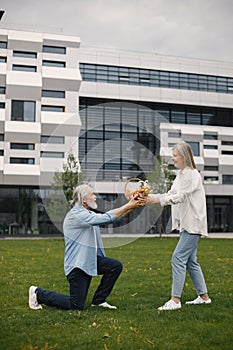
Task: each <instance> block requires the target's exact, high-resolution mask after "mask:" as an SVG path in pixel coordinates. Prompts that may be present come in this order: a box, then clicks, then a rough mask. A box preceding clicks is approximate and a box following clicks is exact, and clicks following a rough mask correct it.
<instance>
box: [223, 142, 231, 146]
mask: <svg viewBox="0 0 233 350" xmlns="http://www.w3.org/2000/svg"><path fill="white" fill-rule="evenodd" d="M222 145H223V146H233V141H222Z"/></svg>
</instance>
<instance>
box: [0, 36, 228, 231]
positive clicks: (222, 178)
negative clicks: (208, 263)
mask: <svg viewBox="0 0 233 350" xmlns="http://www.w3.org/2000/svg"><path fill="white" fill-rule="evenodd" d="M0 47H1V48H0V56H1V57H0V92H1V94H0V138H1V141H0V152H1V153H0V179H1V180H0V181H1V187H0V193H1V194H0V225H2V232H3V230H7V232H9V233H11V230H14V231H15V230H16V231H17V232H25V230H26V231H28V230H29V232H30V231H32V232H34V233H35V232H36V233H37V232H40V233H50V232H55V231H54V229H53V223H51V220H50V218H49V216H48V214H47V213H46V208H45V203H46V201H48V200H49V191H50V184H51V181H52V178H53V174H54V171H55V169H58V170H62V165H63V164H64V161H65V160H66V157H67V154H68V153H69V152H72V153H73V154H75V155H76V156H77V158H78V159H79V162H80V164H81V169H82V171H83V173H84V174H85V177H86V179H87V180H89V181H91V182H92V184H93V186H94V188H95V190H96V192H97V193H98V195H99V209H100V210H103V211H105V210H107V209H110V208H112V207H114V206H117V205H120V204H122V203H124V202H125V197H124V186H125V184H126V182H127V180H128V179H129V178H132V177H139V178H149V177H150V175H151V173H153V172H154V171H155V169H156V168H157V167H158V166H159V164H158V161H157V160H156V157H159V156H160V157H163V158H164V159H165V160H166V161H167V162H168V163H170V159H171V151H172V147H173V145H174V144H175V143H177V142H179V141H181V140H184V141H187V142H189V143H190V144H191V146H192V149H193V152H194V155H195V161H196V163H197V165H198V168H199V169H200V171H201V174H202V176H203V182H204V186H205V191H206V195H207V209H208V223H209V231H210V232H214V231H224V232H230V231H232V230H233V220H232V217H231V213H232V211H233V63H231V62H219V61H207V60H198V59H188V58H181V57H170V56H162V55H158V54H154V53H144V52H128V51H124V50H117V49H108V48H100V47H85V46H84V45H83V47H82V46H81V47H80V40H79V38H78V37H75V36H65V35H63V34H49V33H38V32H30V31H27V32H25V31H20V30H17V31H16V30H9V29H1V30H0ZM170 168H171V169H172V165H170ZM174 171H175V170H174ZM28 201H29V202H30V205H29V206H27V205H25V204H24V205H22V202H24V203H28ZM23 208H24V211H26V213H22V212H23V210H22V209H23ZM165 213H166V212H165ZM160 214H161V210H160V209H156V210H154V211H152V210H151V209H146V210H142V211H141V212H140V213H138V212H137V213H136V212H134V213H133V214H131V216H130V217H129V218H127V219H125V221H123V222H122V223H119V224H117V225H114V226H115V227H114V230H113V228H112V227H110V228H109V229H108V232H123V233H132V232H140V233H143V232H146V231H151V228H155V230H157V227H156V222H157V220H158V218H159V216H160ZM23 217H26V218H27V219H22V218H23ZM163 219H164V225H165V224H166V223H167V220H168V219H169V212H167V214H166V215H165V216H164V218H163ZM168 227H169V225H168ZM164 229H165V228H164ZM168 229H169V228H168ZM20 230H21V231H20Z"/></svg>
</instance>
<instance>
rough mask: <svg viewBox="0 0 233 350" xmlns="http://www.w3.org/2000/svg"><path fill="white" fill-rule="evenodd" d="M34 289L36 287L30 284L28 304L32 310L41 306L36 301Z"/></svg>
mask: <svg viewBox="0 0 233 350" xmlns="http://www.w3.org/2000/svg"><path fill="white" fill-rule="evenodd" d="M36 289H37V287H35V286H31V287H30V288H29V299H28V304H29V307H30V309H32V310H40V309H42V306H41V305H40V304H39V303H38V301H37V296H36Z"/></svg>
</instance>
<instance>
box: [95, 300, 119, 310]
mask: <svg viewBox="0 0 233 350" xmlns="http://www.w3.org/2000/svg"><path fill="white" fill-rule="evenodd" d="M91 306H92V307H95V306H99V307H103V308H105V309H117V307H116V306H114V305H110V304H108V303H107V302H106V301H105V302H104V303H101V304H98V305H95V304H91Z"/></svg>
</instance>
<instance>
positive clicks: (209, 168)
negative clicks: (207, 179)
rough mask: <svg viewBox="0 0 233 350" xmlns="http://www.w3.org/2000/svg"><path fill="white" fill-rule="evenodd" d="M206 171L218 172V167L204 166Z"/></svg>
mask: <svg viewBox="0 0 233 350" xmlns="http://www.w3.org/2000/svg"><path fill="white" fill-rule="evenodd" d="M204 171H218V166H217V165H204Z"/></svg>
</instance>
